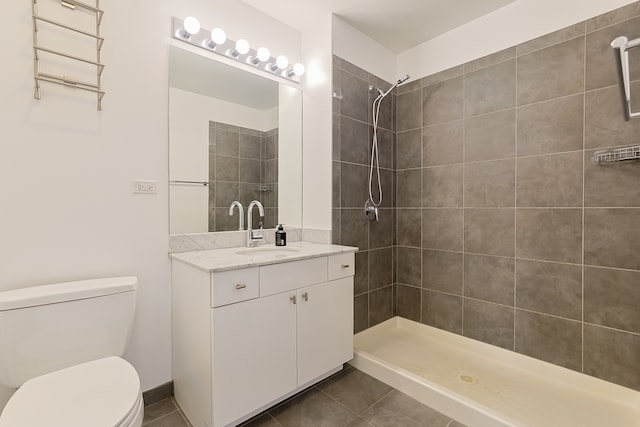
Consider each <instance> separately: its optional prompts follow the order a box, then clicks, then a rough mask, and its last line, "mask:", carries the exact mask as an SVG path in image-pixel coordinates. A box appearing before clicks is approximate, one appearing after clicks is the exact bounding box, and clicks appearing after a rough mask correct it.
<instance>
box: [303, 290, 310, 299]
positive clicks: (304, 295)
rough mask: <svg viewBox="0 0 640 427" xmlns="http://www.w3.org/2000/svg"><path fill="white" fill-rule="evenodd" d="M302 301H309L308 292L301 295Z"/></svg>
mask: <svg viewBox="0 0 640 427" xmlns="http://www.w3.org/2000/svg"><path fill="white" fill-rule="evenodd" d="M302 299H303V300H305V301H309V293H308V292H305V293H303V294H302Z"/></svg>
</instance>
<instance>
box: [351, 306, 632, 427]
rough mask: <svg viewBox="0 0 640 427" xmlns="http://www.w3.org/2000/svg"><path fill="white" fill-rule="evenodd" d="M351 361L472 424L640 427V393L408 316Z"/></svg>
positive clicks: (367, 338) (379, 332)
mask: <svg viewBox="0 0 640 427" xmlns="http://www.w3.org/2000/svg"><path fill="white" fill-rule="evenodd" d="M351 364H352V365H353V366H355V367H356V368H358V369H360V370H361V371H363V372H365V373H367V374H369V375H371V376H373V377H374V378H377V379H379V380H380V381H383V382H385V383H387V384H389V385H390V386H393V387H395V388H397V389H398V390H400V391H402V392H403V393H406V394H408V395H409V396H411V397H413V398H415V399H416V400H418V401H420V402H422V403H424V404H425V405H428V406H430V407H432V408H434V409H436V410H438V411H440V412H442V413H443V414H445V415H447V416H449V417H452V418H454V419H456V420H458V421H460V422H462V423H464V424H466V425H468V426H469V427H498V426H500V427H502V426H510V427H511V426H530V427H534V426H536V427H537V426H540V427H550V426H562V427H568V426H576V427H577V426H580V427H591V426H593V427H602V426H625V427H640V392H637V391H634V390H631V389H629V388H626V387H622V386H619V385H616V384H612V383H609V382H606V381H603V380H600V379H597V378H594V377H591V376H588V375H584V374H581V373H579V372H575V371H572V370H569V369H565V368H562V367H559V366H556V365H553V364H550V363H547V362H543V361H540V360H537V359H534V358H531V357H528V356H524V355H521V354H518V353H515V352H512V351H508V350H504V349H501V348H498V347H495V346H492V345H489V344H485V343H482V342H479V341H475V340H472V339H469V338H465V337H462V336H460V335H456V334H453V333H450V332H446V331H442V330H440V329H436V328H433V327H430V326H426V325H423V324H420V323H417V322H413V321H411V320H407V319H403V318H401V317H394V318H392V319H390V320H387V321H386V322H383V323H381V324H379V325H376V326H374V327H372V328H370V329H367V330H365V331H362V332H360V333H358V334H356V335H355V337H354V359H353V360H352V361H351Z"/></svg>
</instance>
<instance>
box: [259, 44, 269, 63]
mask: <svg viewBox="0 0 640 427" xmlns="http://www.w3.org/2000/svg"><path fill="white" fill-rule="evenodd" d="M256 56H257V58H258V59H259V60H260V61H261V62H265V61H268V60H269V58H271V53H270V52H269V49H267V48H266V47H261V48H260V49H258V53H257V55H256Z"/></svg>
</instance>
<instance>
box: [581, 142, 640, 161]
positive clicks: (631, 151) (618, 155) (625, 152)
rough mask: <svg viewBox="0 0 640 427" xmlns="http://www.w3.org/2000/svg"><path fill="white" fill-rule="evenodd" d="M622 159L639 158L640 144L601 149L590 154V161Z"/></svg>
mask: <svg viewBox="0 0 640 427" xmlns="http://www.w3.org/2000/svg"><path fill="white" fill-rule="evenodd" d="M624 160H640V145H635V146H631V147H622V148H616V149H614V150H609V151H601V152H598V153H594V154H593V155H592V156H591V162H592V163H605V162H621V161H624Z"/></svg>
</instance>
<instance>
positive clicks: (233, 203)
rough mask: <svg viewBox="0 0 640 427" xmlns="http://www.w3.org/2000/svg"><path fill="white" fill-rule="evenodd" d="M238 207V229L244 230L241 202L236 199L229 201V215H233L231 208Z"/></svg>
mask: <svg viewBox="0 0 640 427" xmlns="http://www.w3.org/2000/svg"><path fill="white" fill-rule="evenodd" d="M236 206H237V207H238V230H244V209H243V208H242V203H240V202H239V201H237V200H234V201H233V202H231V206H229V216H232V215H233V208H234V207H236Z"/></svg>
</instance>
